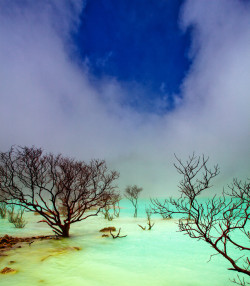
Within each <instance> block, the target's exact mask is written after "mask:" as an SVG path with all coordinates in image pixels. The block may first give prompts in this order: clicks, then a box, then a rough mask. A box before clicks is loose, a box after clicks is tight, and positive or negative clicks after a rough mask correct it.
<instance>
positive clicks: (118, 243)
mask: <svg viewBox="0 0 250 286" xmlns="http://www.w3.org/2000/svg"><path fill="white" fill-rule="evenodd" d="M25 218H26V220H27V221H28V224H27V225H26V227H25V228H24V229H15V228H14V226H13V225H12V224H10V223H9V222H8V221H7V220H0V224H1V225H0V236H3V235H4V234H6V233H7V234H9V235H13V236H32V235H41V234H43V235H46V234H51V231H50V229H49V228H48V227H47V226H46V224H41V223H40V224H37V223H36V222H37V220H38V217H37V216H35V215H33V214H32V213H28V214H26V215H25ZM152 220H153V221H154V222H155V226H154V227H153V229H152V230H151V231H143V230H142V229H141V228H139V227H138V224H141V225H146V219H145V218H143V217H140V218H137V219H134V218H133V217H132V215H131V214H130V215H127V214H126V215H121V217H120V218H117V219H114V220H113V221H111V222H108V221H106V220H104V218H103V217H102V216H98V217H92V218H88V219H87V220H85V221H83V222H80V223H76V224H75V225H72V228H71V237H70V238H69V239H62V240H43V241H36V242H34V243H32V244H31V245H30V246H29V245H28V244H25V245H23V247H22V248H20V249H15V250H11V251H10V252H9V253H8V256H7V257H0V269H2V268H4V267H5V266H8V267H12V268H14V269H16V270H17V273H16V274H6V275H3V274H1V275H0V285H1V286H7V285H8V286H14V285H18V286H27V285H34V286H36V285H53V286H54V285H61V286H64V285H65V286H66V285H67V286H68V285H70V286H74V285H84V286H101V285H109V286H112V285H115V286H117V285H121V286H123V285H124V286H125V285H136V286H140V285H145V286H147V285H150V286H152V285H159V286H177V285H178V286H180V285H181V286H196V285H197V286H201V285H204V286H205V285H206V286H228V285H234V284H232V283H231V282H230V281H229V278H233V277H235V276H234V275H235V274H234V273H232V272H230V271H228V270H227V268H228V267H229V264H228V263H227V262H226V261H225V260H224V259H223V258H221V257H219V256H218V255H217V256H215V257H213V258H212V261H211V262H209V263H207V261H208V260H209V256H210V254H213V253H215V252H214V251H213V250H212V249H211V248H210V247H209V246H208V245H206V244H205V243H204V242H197V241H195V240H193V239H190V238H188V237H187V236H185V235H183V234H182V233H180V232H178V231H177V230H178V227H177V224H176V223H177V220H162V219H160V218H154V217H153V218H152ZM106 226H115V227H116V228H119V227H121V235H125V234H126V235H127V237H125V238H121V239H112V238H111V237H108V238H102V237H101V233H100V232H99V230H100V229H101V228H103V227H106ZM74 247H80V248H81V249H80V250H79V251H78V250H76V249H75V248H74ZM9 261H15V263H13V264H11V265H9Z"/></svg>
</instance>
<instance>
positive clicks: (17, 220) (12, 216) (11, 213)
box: [8, 205, 26, 228]
mask: <svg viewBox="0 0 250 286" xmlns="http://www.w3.org/2000/svg"><path fill="white" fill-rule="evenodd" d="M23 213H24V209H23V208H21V209H20V210H19V211H18V212H17V213H15V206H14V205H11V206H10V208H9V210H8V220H9V222H10V223H13V224H14V226H15V227H16V228H23V227H25V225H26V221H25V220H24V219H23Z"/></svg>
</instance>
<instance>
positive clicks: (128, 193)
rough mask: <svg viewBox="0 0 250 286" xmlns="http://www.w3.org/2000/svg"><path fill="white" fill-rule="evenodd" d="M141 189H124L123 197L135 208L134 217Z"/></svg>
mask: <svg viewBox="0 0 250 286" xmlns="http://www.w3.org/2000/svg"><path fill="white" fill-rule="evenodd" d="M141 191H142V188H139V187H137V186H136V185H134V186H127V187H126V189H125V197H126V198H127V199H128V200H130V201H131V203H132V205H133V206H134V208H135V212H134V217H137V205H138V196H139V194H140V192H141Z"/></svg>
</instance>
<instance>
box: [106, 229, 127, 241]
mask: <svg viewBox="0 0 250 286" xmlns="http://www.w3.org/2000/svg"><path fill="white" fill-rule="evenodd" d="M109 232H110V235H111V236H112V238H113V239H116V238H123V237H126V236H127V235H122V236H120V232H121V228H119V231H118V232H117V234H113V233H112V230H110V231H109Z"/></svg>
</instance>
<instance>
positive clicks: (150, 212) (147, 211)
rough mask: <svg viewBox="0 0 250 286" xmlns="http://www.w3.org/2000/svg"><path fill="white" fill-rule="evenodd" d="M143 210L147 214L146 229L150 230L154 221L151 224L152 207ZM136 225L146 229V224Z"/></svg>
mask: <svg viewBox="0 0 250 286" xmlns="http://www.w3.org/2000/svg"><path fill="white" fill-rule="evenodd" d="M145 212H146V215H147V225H148V230H151V229H152V228H153V226H154V225H155V223H153V224H152V222H151V215H152V209H151V208H145ZM138 226H139V227H140V228H141V229H142V230H146V226H145V227H143V226H141V225H140V224H138Z"/></svg>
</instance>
